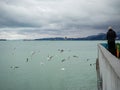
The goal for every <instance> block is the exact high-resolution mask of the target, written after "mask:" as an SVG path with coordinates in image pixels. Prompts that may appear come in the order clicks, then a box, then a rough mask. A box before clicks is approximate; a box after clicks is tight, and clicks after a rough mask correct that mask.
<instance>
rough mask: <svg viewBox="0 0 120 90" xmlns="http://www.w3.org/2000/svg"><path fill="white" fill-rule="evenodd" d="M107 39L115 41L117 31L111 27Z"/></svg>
mask: <svg viewBox="0 0 120 90" xmlns="http://www.w3.org/2000/svg"><path fill="white" fill-rule="evenodd" d="M106 38H107V40H108V41H115V38H116V33H115V31H113V30H112V29H109V30H108V32H107V37H106Z"/></svg>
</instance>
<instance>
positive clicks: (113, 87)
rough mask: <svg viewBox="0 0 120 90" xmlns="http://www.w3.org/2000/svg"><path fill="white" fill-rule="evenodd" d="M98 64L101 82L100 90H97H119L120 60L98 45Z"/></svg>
mask: <svg viewBox="0 0 120 90" xmlns="http://www.w3.org/2000/svg"><path fill="white" fill-rule="evenodd" d="M98 62H99V72H100V73H99V74H100V75H99V76H100V81H101V82H102V85H101V86H102V89H99V90H120V59H118V58H116V57H115V56H114V55H112V54H111V53H110V52H109V51H108V50H107V49H106V48H104V47H103V46H102V45H101V44H99V45H98Z"/></svg>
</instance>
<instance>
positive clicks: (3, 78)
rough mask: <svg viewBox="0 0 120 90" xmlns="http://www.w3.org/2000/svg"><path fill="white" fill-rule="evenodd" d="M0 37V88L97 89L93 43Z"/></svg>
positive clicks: (31, 89)
mask: <svg viewBox="0 0 120 90" xmlns="http://www.w3.org/2000/svg"><path fill="white" fill-rule="evenodd" d="M103 42H106V41H0V90H97V77H96V65H95V63H96V58H97V44H98V43H103Z"/></svg>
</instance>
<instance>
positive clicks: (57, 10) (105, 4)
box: [0, 0, 120, 37]
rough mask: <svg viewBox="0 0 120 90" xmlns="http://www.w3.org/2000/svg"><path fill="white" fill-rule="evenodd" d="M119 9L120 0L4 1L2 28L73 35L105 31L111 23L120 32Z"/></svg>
mask: <svg viewBox="0 0 120 90" xmlns="http://www.w3.org/2000/svg"><path fill="white" fill-rule="evenodd" d="M119 8H120V1H119V0H111V1H109V0H76V1H74V0H20V1H18V0H1V1H0V12H1V13H0V30H1V32H2V31H5V30H4V28H7V29H8V30H6V33H7V32H8V31H9V30H10V31H11V32H15V34H20V35H32V34H36V35H37V34H38V36H39V35H42V34H43V35H44V34H45V35H46V34H47V36H49V35H51V36H54V35H55V36H57V35H58V36H60V35H61V36H65V35H68V36H74V37H75V36H76V37H77V36H83V35H84V36H85V35H86V36H87V35H90V34H91V33H93V34H94V33H95V34H96V33H99V32H106V29H107V27H108V26H109V25H112V26H113V28H115V29H116V31H119V30H118V29H119V26H120V9H119ZM11 28H15V29H16V30H11ZM19 28H22V29H19ZM26 28H29V29H26ZM73 34H74V35H73ZM79 34H80V35H79Z"/></svg>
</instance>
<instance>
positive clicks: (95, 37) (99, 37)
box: [35, 32, 120, 40]
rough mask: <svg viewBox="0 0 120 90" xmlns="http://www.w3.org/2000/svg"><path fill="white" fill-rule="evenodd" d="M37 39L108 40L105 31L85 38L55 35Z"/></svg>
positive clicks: (119, 34)
mask: <svg viewBox="0 0 120 90" xmlns="http://www.w3.org/2000/svg"><path fill="white" fill-rule="evenodd" d="M116 39H117V40H120V32H118V33H117V38H116ZM35 40H106V34H105V33H99V34H98V35H91V36H87V37H83V38H67V37H55V38H41V39H35Z"/></svg>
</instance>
